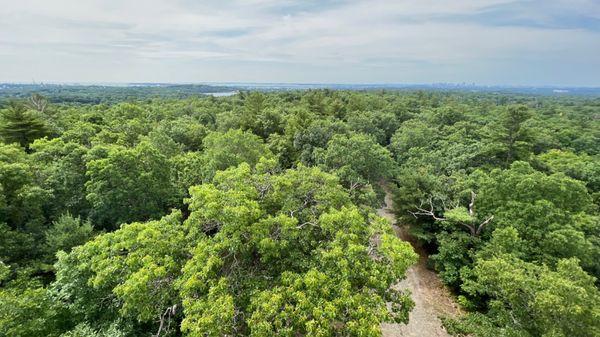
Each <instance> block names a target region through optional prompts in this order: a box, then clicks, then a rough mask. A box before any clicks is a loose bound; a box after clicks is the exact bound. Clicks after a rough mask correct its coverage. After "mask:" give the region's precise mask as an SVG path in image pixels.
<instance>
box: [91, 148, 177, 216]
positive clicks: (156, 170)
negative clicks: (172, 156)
mask: <svg viewBox="0 0 600 337" xmlns="http://www.w3.org/2000/svg"><path fill="white" fill-rule="evenodd" d="M96 151H97V154H98V155H100V157H99V158H97V159H92V160H90V161H89V162H88V163H87V173H86V175H87V177H88V181H87V182H86V183H85V187H86V192H87V195H86V198H87V200H88V201H89V202H90V204H91V205H92V212H91V214H90V215H91V217H92V219H93V221H94V223H95V224H98V225H99V226H100V227H103V228H115V227H117V226H118V225H119V224H120V223H125V222H131V221H136V220H148V219H152V218H159V217H160V216H161V215H162V214H164V212H165V211H167V210H168V208H169V206H171V205H173V204H174V203H175V200H173V199H174V197H175V196H176V190H175V188H174V187H173V185H172V184H171V168H170V166H169V162H168V160H167V158H166V157H165V156H164V155H162V154H161V153H160V152H159V151H158V150H157V149H156V148H154V147H153V146H152V145H150V144H149V143H146V142H142V143H140V144H139V145H137V146H136V147H135V148H131V149H129V148H123V147H120V146H110V147H108V148H98V149H96ZM94 154H95V152H94V153H92V154H91V155H94Z"/></svg>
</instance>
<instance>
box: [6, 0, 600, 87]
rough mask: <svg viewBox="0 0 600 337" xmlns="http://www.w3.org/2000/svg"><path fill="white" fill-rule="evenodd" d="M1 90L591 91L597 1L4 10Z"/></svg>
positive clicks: (87, 1)
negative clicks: (178, 86) (209, 85)
mask: <svg viewBox="0 0 600 337" xmlns="http://www.w3.org/2000/svg"><path fill="white" fill-rule="evenodd" d="M0 82H26V83H30V82H36V83H40V82H88V83H89V82H122V83H127V82H169V83H201V82H284V83H401V84H423V83H476V84H480V85H525V86H540V85H563V86H600V0H522V1H511V0H412V1H404V0H365V1H363V0H355V1H345V0H320V1H319V0H304V1H294V0H278V1H276V0H230V1H227V0H220V1H218V0H52V1H48V0H19V1H16V0H0Z"/></svg>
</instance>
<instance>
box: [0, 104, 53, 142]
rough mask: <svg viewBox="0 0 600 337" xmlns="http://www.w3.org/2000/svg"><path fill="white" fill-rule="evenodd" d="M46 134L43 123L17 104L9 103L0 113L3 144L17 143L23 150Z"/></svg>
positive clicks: (46, 130) (0, 135)
mask: <svg viewBox="0 0 600 337" xmlns="http://www.w3.org/2000/svg"><path fill="white" fill-rule="evenodd" d="M47 134H48V128H47V127H46V125H45V123H44V122H43V121H42V120H40V119H39V118H38V117H37V116H35V115H33V114H32V113H31V112H29V111H28V110H27V108H26V107H25V106H24V105H23V104H20V103H18V102H11V103H10V104H9V107H8V109H6V110H4V111H3V113H2V123H1V124H0V137H2V139H3V140H4V142H5V143H9V144H10V143H18V144H19V145H21V146H22V147H24V148H25V149H28V148H29V144H31V143H32V142H33V141H34V140H36V139H38V138H42V137H44V136H46V135H47Z"/></svg>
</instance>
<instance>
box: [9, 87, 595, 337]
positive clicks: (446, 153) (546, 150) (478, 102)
mask: <svg viewBox="0 0 600 337" xmlns="http://www.w3.org/2000/svg"><path fill="white" fill-rule="evenodd" d="M84 96H85V97H86V99H85V100H81V99H78V100H76V101H77V104H74V103H73V102H74V99H72V98H68V99H61V98H60V97H58V96H53V97H47V98H46V97H44V96H43V95H40V94H31V93H27V95H21V96H20V97H18V98H16V99H6V100H4V101H2V104H3V105H2V106H1V107H0V113H1V116H0V118H1V120H0V137H1V140H2V142H1V143H0V336H7V337H8V336H10V337H36V336H61V337H84V336H85V337H109V336H110V337H117V336H190V337H196V336H197V337H200V336H289V337H296V336H324V337H325V336H380V335H381V329H380V326H381V323H383V322H395V323H406V322H407V321H408V319H409V312H410V310H411V308H412V307H413V302H412V300H411V297H410V294H409V293H407V292H404V291H402V290H399V289H397V288H396V287H394V285H395V284H397V283H398V282H399V281H400V280H401V279H402V278H403V277H404V275H405V273H406V271H407V269H408V268H409V267H410V266H411V265H412V264H414V263H415V262H416V261H417V255H416V253H415V252H414V250H413V248H412V247H411V245H410V244H409V243H407V242H405V241H402V240H401V239H400V238H398V237H397V236H396V235H395V233H394V231H393V229H392V226H391V224H390V223H389V222H388V221H386V220H385V219H383V218H381V217H379V216H377V215H376V212H375V210H376V209H377V208H379V207H381V205H382V204H383V197H384V195H385V193H386V191H387V192H388V193H391V194H392V199H393V201H394V213H395V214H396V217H397V219H398V222H400V223H402V224H409V225H410V228H411V235H412V236H413V237H414V238H416V239H418V241H419V242H420V244H421V245H422V247H423V248H424V249H426V251H427V252H428V254H429V255H430V258H429V267H430V268H431V269H432V270H435V272H436V273H438V275H439V276H440V278H441V280H442V281H443V283H444V284H445V285H446V286H447V287H448V288H449V289H450V290H451V291H452V293H453V294H454V296H455V297H456V301H457V302H458V303H459V304H460V306H461V307H462V308H463V310H464V315H461V316H460V317H457V318H446V319H444V325H445V327H446V329H447V330H448V332H450V333H451V334H453V335H458V336H467V335H468V336H482V337H483V336H486V337H487V336H489V337H492V336H507V337H508V336H511V337H512V336H514V337H517V336H518V337H521V336H522V337H535V336H545V337H561V336H563V337H594V336H599V335H600V291H599V288H598V286H599V284H600V283H599V282H598V278H599V277H600V210H599V205H600V99H599V98H594V97H574V96H561V97H551V96H532V95H522V94H504V93H502V94H494V93H460V92H427V91H415V92H398V91H378V90H372V91H345V90H340V91H336V90H306V91H283V92H268V93H265V92H262V93H261V92H256V91H254V92H245V91H242V92H240V93H238V94H236V95H233V96H230V97H209V96H194V95H190V97H187V96H186V97H185V98H181V97H172V96H167V97H162V98H152V97H151V96H152V95H147V96H144V97H143V98H141V99H131V97H129V96H127V97H121V96H114V97H113V96H111V97H110V99H104V98H102V97H100V98H98V97H96V98H94V95H93V93H86V94H85V95H84ZM78 97H83V96H78ZM121 98H122V99H121ZM101 102H105V103H101ZM98 103H100V104H98Z"/></svg>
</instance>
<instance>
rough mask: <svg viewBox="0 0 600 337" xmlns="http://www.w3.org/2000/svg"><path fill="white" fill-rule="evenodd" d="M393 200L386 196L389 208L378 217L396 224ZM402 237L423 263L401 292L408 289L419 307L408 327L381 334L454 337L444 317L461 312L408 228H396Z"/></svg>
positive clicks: (386, 327)
mask: <svg viewBox="0 0 600 337" xmlns="http://www.w3.org/2000/svg"><path fill="white" fill-rule="evenodd" d="M391 209H392V200H391V195H390V193H389V192H388V193H387V194H386V196H385V207H383V208H380V209H379V210H377V213H378V214H379V215H380V216H382V217H385V218H386V219H388V220H389V221H390V222H391V223H392V224H394V223H395V220H396V219H395V217H394V215H393V214H392V212H391ZM394 230H395V231H396V233H397V234H398V236H399V237H400V238H401V239H402V240H404V241H408V242H410V243H411V244H412V246H413V247H414V249H415V251H416V252H417V254H419V262H418V263H417V264H416V265H414V266H412V267H411V268H410V269H408V271H407V272H406V279H404V280H402V281H401V282H400V283H398V285H396V286H397V287H398V288H399V289H408V290H410V292H411V294H412V295H411V297H412V299H413V301H414V302H415V307H414V308H413V310H412V311H411V313H410V319H409V322H408V324H407V325H403V324H382V326H381V330H382V332H383V336H384V337H399V336H403V337H409V336H410V337H412V336H414V337H447V336H450V335H449V334H448V333H447V332H446V330H445V329H444V327H443V326H442V322H441V321H440V319H439V317H440V316H456V315H458V314H460V308H459V307H458V305H457V304H456V303H455V301H454V299H453V298H452V296H450V293H449V292H448V290H447V289H446V288H444V286H443V284H442V283H441V281H440V280H439V278H438V276H437V275H436V274H435V273H434V272H433V271H431V270H429V269H427V267H426V265H427V254H426V253H425V251H424V250H423V249H421V248H420V247H419V246H418V245H417V244H416V243H415V242H414V240H411V237H410V236H409V234H408V228H407V227H406V226H401V227H398V226H396V225H394Z"/></svg>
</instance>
